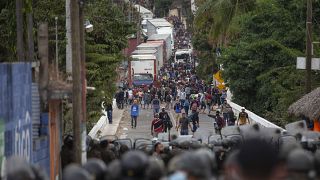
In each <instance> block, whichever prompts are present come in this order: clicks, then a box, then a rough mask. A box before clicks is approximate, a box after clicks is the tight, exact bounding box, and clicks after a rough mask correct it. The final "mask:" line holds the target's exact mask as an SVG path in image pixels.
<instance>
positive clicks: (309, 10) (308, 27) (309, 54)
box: [305, 0, 312, 93]
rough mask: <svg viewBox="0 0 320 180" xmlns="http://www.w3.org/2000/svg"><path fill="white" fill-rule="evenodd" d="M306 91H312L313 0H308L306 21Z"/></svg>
mask: <svg viewBox="0 0 320 180" xmlns="http://www.w3.org/2000/svg"><path fill="white" fill-rule="evenodd" d="M306 30H307V32H306V35H307V44H306V90H305V91H306V93H309V92H311V60H312V0H307V22H306Z"/></svg>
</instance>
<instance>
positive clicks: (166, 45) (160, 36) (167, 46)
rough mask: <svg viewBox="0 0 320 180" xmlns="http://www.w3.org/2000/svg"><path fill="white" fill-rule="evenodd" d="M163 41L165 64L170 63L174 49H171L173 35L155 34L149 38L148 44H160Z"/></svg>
mask: <svg viewBox="0 0 320 180" xmlns="http://www.w3.org/2000/svg"><path fill="white" fill-rule="evenodd" d="M158 41H163V44H164V48H165V55H164V56H165V62H168V61H169V59H170V58H171V56H172V47H171V35H170V34H154V35H152V36H150V37H148V41H147V42H151V43H152V42H158Z"/></svg>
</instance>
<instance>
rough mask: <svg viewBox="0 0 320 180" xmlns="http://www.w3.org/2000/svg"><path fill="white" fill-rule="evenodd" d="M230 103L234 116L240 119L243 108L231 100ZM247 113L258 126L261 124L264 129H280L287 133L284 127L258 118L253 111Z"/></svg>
mask: <svg viewBox="0 0 320 180" xmlns="http://www.w3.org/2000/svg"><path fill="white" fill-rule="evenodd" d="M228 103H229V104H230V106H231V108H232V110H233V112H234V114H235V115H236V116H237V117H238V115H239V113H240V112H241V108H242V106H239V105H238V104H236V103H233V102H231V101H230V100H228ZM246 112H247V113H248V116H249V120H250V122H255V123H257V124H260V125H261V126H263V127H268V128H278V129H280V130H281V131H285V129H283V128H282V127H280V126H277V125H275V124H273V123H271V122H270V121H268V120H266V119H264V118H262V117H260V116H258V115H257V114H255V113H253V112H251V111H249V110H247V109H246Z"/></svg>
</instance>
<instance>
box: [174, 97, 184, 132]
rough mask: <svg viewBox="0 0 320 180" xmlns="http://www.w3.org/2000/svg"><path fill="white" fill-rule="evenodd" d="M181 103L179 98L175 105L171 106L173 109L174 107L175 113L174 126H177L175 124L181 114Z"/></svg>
mask: <svg viewBox="0 0 320 180" xmlns="http://www.w3.org/2000/svg"><path fill="white" fill-rule="evenodd" d="M182 108H183V107H182V105H181V103H180V100H179V98H178V99H177V100H176V103H175V105H174V106H173V109H174V112H175V113H176V117H175V119H176V127H177V125H178V121H179V119H180V117H181V116H180V115H181V110H182Z"/></svg>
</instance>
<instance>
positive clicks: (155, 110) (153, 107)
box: [151, 95, 160, 114]
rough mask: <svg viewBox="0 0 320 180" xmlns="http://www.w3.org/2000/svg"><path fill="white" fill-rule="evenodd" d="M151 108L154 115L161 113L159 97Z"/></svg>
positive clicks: (153, 101)
mask: <svg viewBox="0 0 320 180" xmlns="http://www.w3.org/2000/svg"><path fill="white" fill-rule="evenodd" d="M151 108H152V109H153V113H154V114H155V113H159V110H160V99H158V95H156V96H155V98H154V99H153V100H152V102H151Z"/></svg>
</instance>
